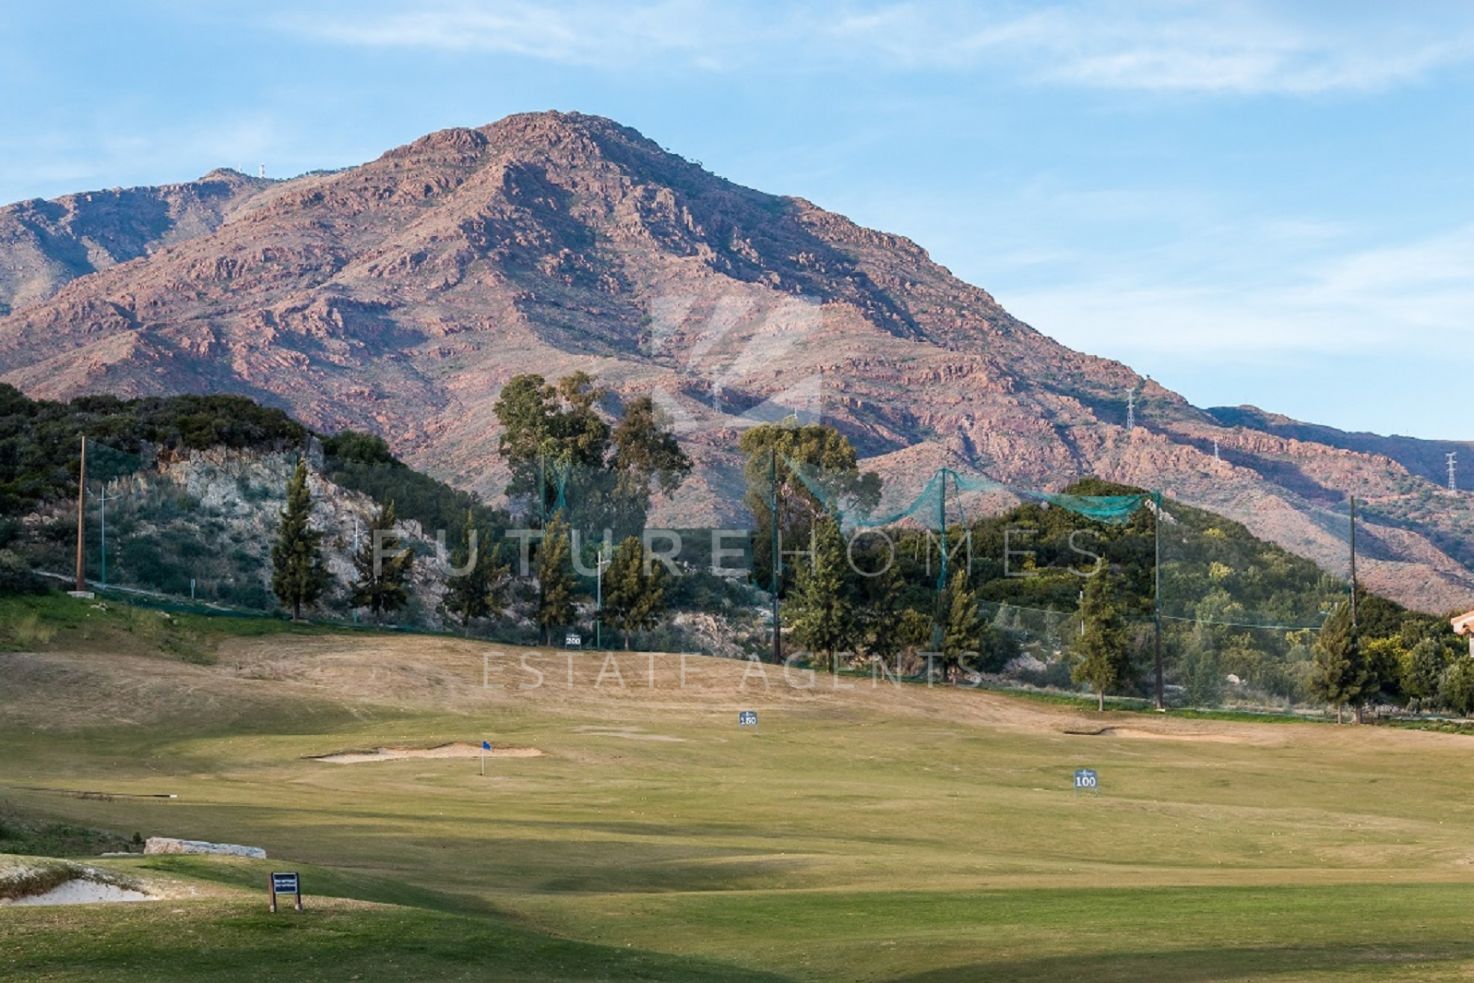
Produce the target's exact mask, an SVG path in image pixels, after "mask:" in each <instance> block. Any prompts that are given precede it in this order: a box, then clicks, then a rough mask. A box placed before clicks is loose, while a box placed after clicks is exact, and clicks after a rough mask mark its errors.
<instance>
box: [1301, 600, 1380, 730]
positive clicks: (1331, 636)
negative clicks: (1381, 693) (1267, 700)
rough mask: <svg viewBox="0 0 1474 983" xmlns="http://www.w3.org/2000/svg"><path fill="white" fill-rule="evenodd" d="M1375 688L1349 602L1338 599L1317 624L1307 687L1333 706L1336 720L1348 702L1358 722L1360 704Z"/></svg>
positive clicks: (1374, 680) (1359, 719)
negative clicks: (1313, 656)
mask: <svg viewBox="0 0 1474 983" xmlns="http://www.w3.org/2000/svg"><path fill="white" fill-rule="evenodd" d="M1376 690H1377V681H1376V679H1375V676H1374V674H1373V673H1372V671H1371V666H1370V665H1369V664H1368V662H1367V659H1366V655H1365V653H1364V652H1363V651H1362V645H1361V637H1360V635H1359V634H1358V631H1357V625H1356V624H1354V623H1353V621H1352V614H1351V604H1350V602H1348V601H1342V602H1341V603H1340V604H1339V605H1337V607H1336V610H1334V611H1332V612H1331V616H1330V617H1329V618H1327V619H1326V621H1325V624H1324V625H1322V626H1321V630H1320V637H1318V638H1317V639H1316V641H1315V660H1314V663H1313V664H1312V666H1311V673H1310V691H1311V693H1312V694H1313V695H1314V696H1315V697H1316V698H1317V699H1320V700H1323V701H1325V702H1326V703H1329V704H1330V705H1331V706H1333V707H1335V708H1336V723H1338V724H1339V723H1341V722H1342V720H1343V719H1344V716H1345V709H1346V707H1348V706H1350V707H1351V708H1352V709H1353V710H1354V711H1355V713H1356V720H1357V722H1358V723H1360V722H1361V715H1362V704H1363V703H1364V702H1365V700H1366V699H1367V698H1368V697H1369V696H1371V695H1372V694H1373V693H1375V692H1376Z"/></svg>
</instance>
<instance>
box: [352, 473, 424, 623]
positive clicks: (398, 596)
mask: <svg viewBox="0 0 1474 983" xmlns="http://www.w3.org/2000/svg"><path fill="white" fill-rule="evenodd" d="M397 523H398V517H397V516H396V515H395V512H394V502H393V501H390V502H389V503H388V504H386V505H384V506H383V507H382V508H380V509H379V513H378V515H376V516H374V519H373V521H372V522H371V523H369V528H368V537H367V538H366V539H365V540H364V542H363V544H362V545H361V546H360V547H359V549H358V554H357V555H356V556H355V557H354V558H353V567H354V569H355V570H357V571H358V583H356V584H355V585H354V586H353V605H354V606H355V607H360V608H368V609H369V611H370V612H371V613H372V614H373V616H374V620H375V621H379V620H381V619H382V618H383V616H384V615H385V614H387V613H389V612H393V611H398V610H399V609H400V608H402V607H404V606H405V605H406V604H407V603H409V584H408V581H409V574H410V569H411V567H412V566H413V564H414V554H412V553H411V552H410V551H409V550H407V549H399V548H398V547H399V539H398V537H397V536H396V535H395V534H394V527H395V525H396V524H397ZM376 541H377V544H378V545H377V548H376V547H375V542H376Z"/></svg>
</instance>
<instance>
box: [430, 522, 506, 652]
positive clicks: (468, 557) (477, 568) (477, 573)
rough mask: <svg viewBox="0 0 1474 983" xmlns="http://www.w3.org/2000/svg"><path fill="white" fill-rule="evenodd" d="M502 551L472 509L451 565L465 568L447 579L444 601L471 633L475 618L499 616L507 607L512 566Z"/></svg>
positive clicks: (499, 544)
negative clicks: (482, 527)
mask: <svg viewBox="0 0 1474 983" xmlns="http://www.w3.org/2000/svg"><path fill="white" fill-rule="evenodd" d="M501 553H502V544H501V543H496V544H493V543H492V542H491V540H490V537H489V536H487V535H486V532H485V531H484V530H481V529H478V528H477V526H476V518H475V513H474V512H472V511H469V510H468V511H467V512H466V528H465V532H464V534H463V539H462V542H461V546H460V549H459V550H457V551H456V552H455V553H454V554H452V556H451V565H452V566H453V567H454V568H455V569H458V570H461V571H463V572H462V573H459V574H456V575H455V576H452V577H450V578H449V579H447V580H446V584H445V599H444V601H442V602H441V604H442V606H443V607H444V608H445V610H446V611H448V612H449V613H450V614H452V615H453V616H454V617H455V618H456V620H458V621H459V622H460V623H461V628H462V630H463V631H464V632H465V634H467V635H469V634H470V633H471V623H472V622H474V621H477V620H478V619H481V618H489V617H496V616H498V615H500V614H501V613H502V612H503V611H504V610H506V600H507V599H506V593H507V588H508V587H509V586H510V585H511V582H512V568H511V567H510V566H509V565H507V564H504V563H502V562H501Z"/></svg>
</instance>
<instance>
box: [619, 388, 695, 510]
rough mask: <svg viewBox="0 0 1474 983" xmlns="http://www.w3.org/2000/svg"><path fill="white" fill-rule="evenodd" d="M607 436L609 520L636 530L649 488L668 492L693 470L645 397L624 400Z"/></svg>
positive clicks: (651, 400) (653, 406)
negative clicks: (609, 450)
mask: <svg viewBox="0 0 1474 983" xmlns="http://www.w3.org/2000/svg"><path fill="white" fill-rule="evenodd" d="M611 439H612V444H613V454H612V456H611V458H610V461H609V472H610V473H611V474H612V475H613V487H612V489H611V493H612V497H613V502H612V503H611V505H612V507H611V509H610V512H611V513H612V522H613V524H614V528H616V529H619V530H621V531H623V532H628V533H632V534H633V533H638V532H640V531H642V530H643V529H644V527H645V516H646V514H647V513H648V512H649V510H650V494H651V489H652V487H656V488H659V490H660V492H661V494H663V495H667V496H668V495H670V494H671V492H673V491H675V490H676V488H677V487H679V486H680V484H681V482H682V481H684V480H685V479H686V476H687V475H688V474H690V473H691V459H690V458H689V457H687V456H686V452H685V451H683V450H681V446H680V444H678V443H676V438H675V434H673V433H671V432H670V430H669V429H668V427H667V426H666V423H665V421H664V420H662V419H661V414H660V412H659V409H658V408H657V407H656V405H655V401H654V400H653V399H651V398H650V397H649V396H637V397H635V398H634V399H631V400H630V401H629V402H628V403H626V404H625V406H624V412H623V413H622V414H621V416H620V419H619V422H618V423H617V424H615V426H614V432H613V434H612V438H611Z"/></svg>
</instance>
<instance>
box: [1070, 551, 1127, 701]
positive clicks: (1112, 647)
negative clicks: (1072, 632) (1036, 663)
mask: <svg viewBox="0 0 1474 983" xmlns="http://www.w3.org/2000/svg"><path fill="white" fill-rule="evenodd" d="M1117 593H1118V592H1117V586H1116V575H1115V574H1113V573H1111V572H1110V571H1108V570H1102V571H1101V572H1100V573H1098V574H1096V575H1095V576H1093V577H1091V578H1090V580H1089V582H1088V583H1086V585H1085V598H1084V600H1083V601H1082V602H1081V604H1080V621H1081V624H1082V625H1084V630H1083V632H1082V633H1081V634H1080V636H1079V637H1078V638H1077V639H1076V640H1075V646H1074V649H1075V664H1074V666H1073V667H1072V668H1071V670H1070V678H1072V679H1074V680H1075V682H1077V683H1088V684H1089V685H1090V688H1091V689H1092V690H1094V691H1095V698H1096V706H1097V708H1098V709H1100V710H1104V709H1105V694H1106V691H1107V690H1111V689H1115V688H1116V687H1118V686H1120V685H1121V684H1122V683H1125V682H1126V681H1127V680H1129V679H1130V678H1131V653H1130V648H1129V646H1128V645H1127V639H1126V621H1125V617H1124V616H1123V614H1122V611H1121V603H1120V599H1119V598H1118V597H1117Z"/></svg>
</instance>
